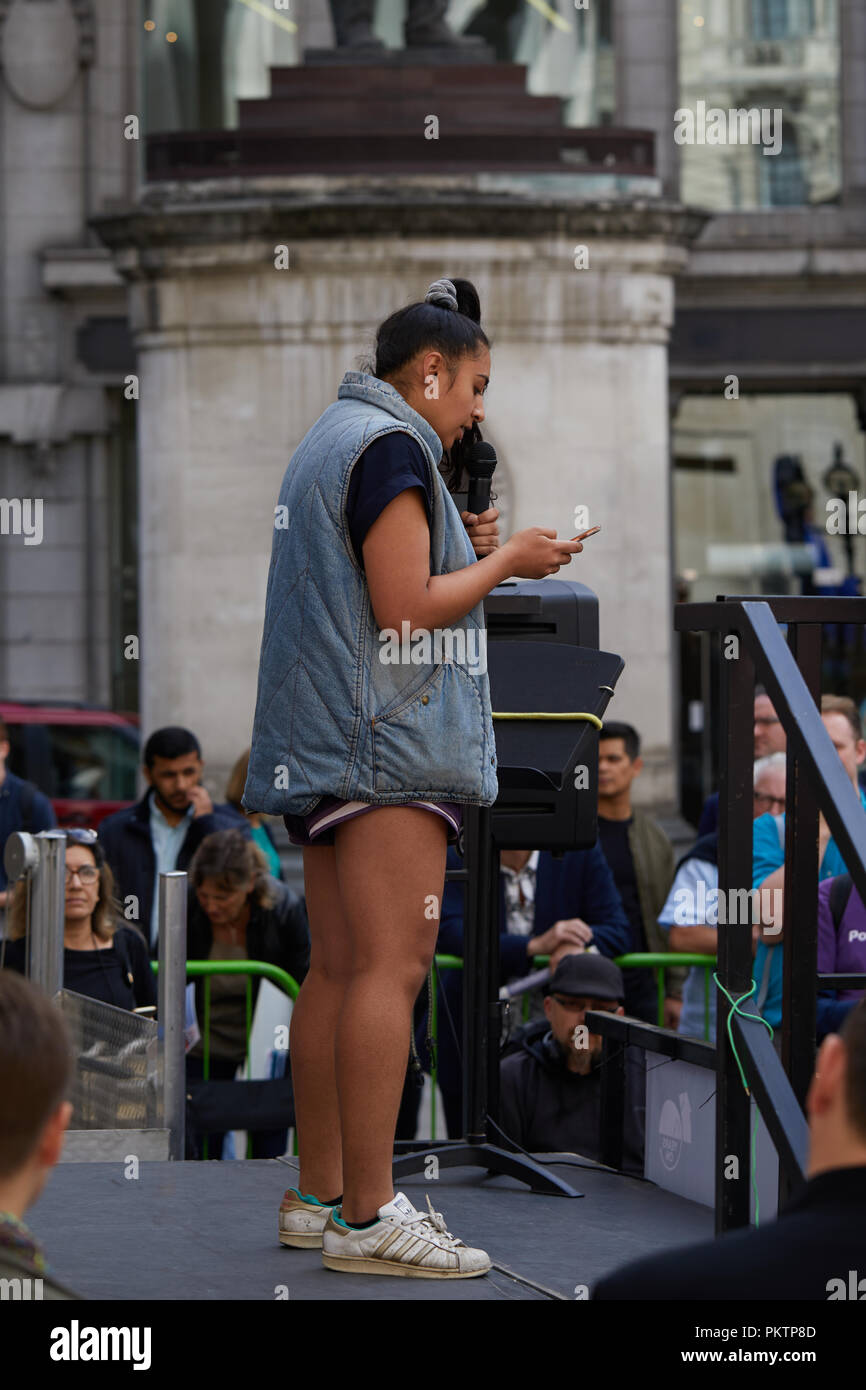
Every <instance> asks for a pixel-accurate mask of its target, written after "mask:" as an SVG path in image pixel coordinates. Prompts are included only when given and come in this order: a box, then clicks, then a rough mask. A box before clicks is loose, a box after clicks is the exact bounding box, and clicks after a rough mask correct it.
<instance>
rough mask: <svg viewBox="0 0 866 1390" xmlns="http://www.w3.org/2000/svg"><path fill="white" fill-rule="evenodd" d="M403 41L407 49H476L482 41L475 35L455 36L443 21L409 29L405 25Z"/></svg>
mask: <svg viewBox="0 0 866 1390" xmlns="http://www.w3.org/2000/svg"><path fill="white" fill-rule="evenodd" d="M405 40H406V47H407V48H462V49H464V50H465V49H467V48H469V49H471V48H478V47H480V46H481V45H483V44H484V39H483V38H481V37H480V35H477V34H455V33H454V30H453V29H451V28H450V27H449V25H447V24H446V23H445V21H444V19H439V20H435V21H434V22H433V23H432V24H418V25H414V26H412V27H411V28H410V26H409V25H408V24H407V25H406V30H405Z"/></svg>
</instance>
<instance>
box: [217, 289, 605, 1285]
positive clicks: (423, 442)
mask: <svg viewBox="0 0 866 1390" xmlns="http://www.w3.org/2000/svg"><path fill="white" fill-rule="evenodd" d="M480 318H481V314H480V305H479V301H478V296H477V294H476V292H475V289H474V287H473V286H472V285H471V284H470V283H469V282H468V281H465V280H455V281H450V280H439V281H436V282H435V283H434V284H433V285H431V287H430V289H429V290H428V293H427V296H426V298H425V300H424V302H423V303H416V304H410V305H409V306H407V307H406V308H404V309H400V310H398V311H397V312H396V313H394V314H392V315H391V316H390V317H389V318H388V319H387V320H386V321H385V322H384V323H383V324H382V325H381V327H380V329H379V331H378V334H377V339H376V354H375V362H374V363H373V364H372V367H373V370H372V371H370V372H347V373H346V375H345V377H344V379H343V382H342V384H341V386H340V388H339V391H338V397H337V400H336V401H335V402H333V403H332V404H331V405H330V406H329V407H328V408H327V410H325V412H324V413H323V414H322V415H321V416H320V417H319V419H318V420H317V421H316V422H315V424H314V425H313V426H312V428H311V430H310V431H309V433H308V434H307V435H306V436H305V438H304V439H303V440H302V441H301V444H300V445H299V446H298V448H297V450H296V451H295V454H294V455H293V457H292V459H291V461H290V463H289V466H288V469H287V471H286V475H285V478H284V480H283V486H282V489H281V491H280V498H279V503H278V505H277V507H276V509H275V518H276V524H275V531H274V544H273V550H272V558H271V567H270V572H269V576H268V594H267V603H266V611H265V623H264V634H263V639H262V653H261V662H260V668H259V684H258V695H257V704H256V716H255V723H254V728H253V737H252V752H251V756H250V770H249V775H248V778H247V784H246V787H245V790H244V797H243V802H244V805H245V806H246V807H247V808H248V809H250V810H261V811H272V812H274V813H282V814H283V815H284V819H285V823H286V826H287V829H288V830H289V835H290V838H291V839H292V841H293V843H295V844H301V845H303V846H304V849H303V856H304V883H305V892H306V904H307V911H308V915H309V921H310V934H311V939H312V953H311V959H310V970H309V973H308V975H307V977H306V979H305V980H304V983H303V986H302V988H301V991H300V994H299V996H298V999H297V1001H296V1003H295V1008H294V1012H293V1016H292V1025H291V1037H290V1054H291V1067H292V1076H293V1081H294V1091H295V1105H296V1113H297V1130H298V1145H299V1157H300V1181H299V1184H298V1188H297V1189H296V1190H295V1189H290V1190H289V1192H287V1193H286V1195H285V1197H284V1198H283V1202H282V1205H281V1208H280V1239H281V1241H282V1242H283V1243H284V1244H288V1245H306V1246H320V1245H321V1246H322V1248H323V1261H324V1263H325V1264H326V1265H327V1266H328V1267H330V1268H335V1269H343V1270H349V1271H356V1272H358V1273H381V1274H402V1275H411V1276H422V1277H439V1278H467V1277H471V1276H472V1275H477V1274H483V1273H485V1272H486V1271H487V1270H488V1269H489V1268H490V1261H489V1259H488V1257H487V1255H486V1254H485V1253H484V1252H483V1251H480V1250H472V1249H469V1248H467V1247H466V1246H465V1245H464V1244H463V1242H462V1241H460V1240H458V1239H457V1238H456V1237H454V1236H452V1235H451V1234H450V1233H449V1232H448V1231H447V1229H446V1227H445V1222H444V1220H443V1218H442V1217H441V1215H439V1214H438V1213H435V1212H434V1211H433V1208H432V1206H430V1203H429V1199H428V1207H429V1213H424V1214H421V1213H419V1212H417V1211H416V1210H415V1208H414V1207H413V1206H412V1204H411V1203H410V1202H409V1201H408V1200H407V1198H406V1197H405V1196H404V1195H403V1194H402V1193H398V1194H397V1195H396V1197H395V1195H394V1189H393V1184H392V1179H391V1163H392V1157H393V1144H394V1132H395V1127H396V1121H397V1113H398V1109H399V1105H400V1098H401V1095H402V1090H403V1083H404V1079H405V1075H406V1066H407V1060H408V1053H409V1036H410V1030H411V1019H412V1008H413V1005H414V1003H415V1000H416V998H417V996H418V993H419V991H420V989H421V987H422V985H423V982H424V979H425V976H426V974H427V972H428V970H429V969H430V964H431V961H432V957H433V953H434V950H435V944H436V936H437V931H438V925H439V905H440V903H441V899H442V892H443V888H444V881H445V857H446V849H447V846H448V844H449V843H454V842H455V841H456V840H457V838H458V834H459V832H460V829H461V823H462V810H461V808H462V806H463V805H465V804H474V805H484V806H489V805H492V804H493V802H494V800H495V799H496V794H497V790H498V788H497V782H496V772H495V767H496V756H495V744H494V739H493V725H492V719H491V711H490V696H489V687H488V680H487V675H486V668H485V670H484V673H483V674H478V673H475V672H473V671H472V670H471V669H470V668H469V667H468V666H466V667H464V666H463V665H461V664H460V663H459V662H456V661H454V660H448V659H447V658H446V660H444V661H441V660H440V661H437V660H435V657H434V659H433V660H428V661H427V663H426V664H424V663H422V664H417V663H416V662H415V661H413V660H410V659H409V657H408V655H404V656H403V658H402V660H400V661H394V660H390V659H386V649H385V648H384V646H383V643H382V637H383V636H384V634H385V630H386V629H392V630H393V631H395V632H396V633H397V634H398V637H402V636H403V634H404V632H405V633H411V634H412V635H414V634H415V633H416V632H418V631H424V632H427V633H430V634H433V635H434V636H435V634H436V633H437V632H439V633H442V632H444V631H445V630H446V629H447V630H450V631H451V633H453V634H455V635H457V634H458V630H460V629H463V636H464V638H465V639H466V640H467V650H469V649H470V648H469V639H471V638H472V637H473V636H474V637H475V638H478V636H479V630H481V629H483V627H484V612H483V606H482V600H483V598H484V596H485V594H487V593H489V592H490V590H491V589H493V588H495V587H496V585H497V584H500V583H502V581H503V580H504V579H506V578H508V577H509V576H520V577H525V578H532V579H537V578H543V577H544V576H546V575H550V574H555V573H557V571H558V570H559V568H560V566H561V565H563V564H567V563H568V562H569V561H570V559H571V556H572V555H573V554H575V553H576V552H577V551H580V550H581V549H582V548H583V547H582V546H581V544H580V542H579V541H569V540H557V539H556V533H555V531H552V530H546V529H542V528H541V527H531V528H530V529H529V530H526V531H521V532H519V533H518V534H517V535H515V536H512V538H511V539H510V540H509V541H508V542H506V544H505V545H503V546H501V547H500V546H499V540H498V533H497V527H496V517H497V515H498V514H497V513H496V512H495V511H494V510H491V511H488V512H485V513H484V514H483V515H482V517H481V518H478V519H475V520H473V519H471V518H470V516H469V513H464V514H463V517H462V518H461V516H460V514H459V513H458V511H457V508H456V507H455V505H454V501H453V498H452V497H451V494H450V493H449V491H448V488H447V487H446V484H445V480H444V477H443V474H442V473H441V472H440V469H439V465H440V462H441V460H442V457H443V450H445V451H450V450H451V449H452V448H454V446H455V445H457V444H458V442H459V441H460V440H461V439H462V438H463V435H464V433H468V432H469V431H472V430H473V429H474V428H475V427H476V426H477V425H478V424H480V422H481V421H482V420H483V419H484V405H483V397H484V391H485V389H486V387H487V384H488V381H489V377H490V351H489V343H488V339H487V337H486V335H485V334H484V332H483V331H482V329H481V326H480ZM453 481H454V480H452V482H453ZM470 533H471V536H472V540H471V542H470ZM403 623H408V625H409V626H408V628H406V629H404V628H403V626H402V624H403ZM404 650H405V651H406V652H408V651H409V648H408V646H407V647H406V648H405V649H404ZM446 650H448V648H446ZM456 650H458V651H459V650H460V648H459V647H456ZM416 654H417V651H416Z"/></svg>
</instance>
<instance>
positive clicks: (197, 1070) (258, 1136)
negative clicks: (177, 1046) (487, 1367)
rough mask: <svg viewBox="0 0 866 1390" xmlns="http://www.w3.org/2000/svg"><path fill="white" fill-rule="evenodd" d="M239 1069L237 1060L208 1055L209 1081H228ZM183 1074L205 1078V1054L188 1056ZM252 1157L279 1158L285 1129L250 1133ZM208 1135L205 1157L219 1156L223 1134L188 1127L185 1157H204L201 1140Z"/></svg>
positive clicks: (286, 1141)
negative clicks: (203, 1132)
mask: <svg viewBox="0 0 866 1390" xmlns="http://www.w3.org/2000/svg"><path fill="white" fill-rule="evenodd" d="M237 1069H238V1064H237V1062H229V1061H226V1060H224V1059H223V1058H221V1057H211V1059H210V1079H211V1081H231V1080H232V1079H233V1077H234V1074H235V1072H236V1071H237ZM186 1077H187V1080H188V1081H201V1080H202V1079H203V1078H204V1058H203V1057H187V1059H186ZM250 1138H251V1139H252V1150H253V1154H252V1156H253V1158H280V1157H281V1156H282V1155H283V1154H284V1153H285V1152H286V1144H287V1143H288V1138H289V1131H288V1129H257V1130H253V1131H252V1132H251V1134H250ZM205 1139H207V1156H208V1158H222V1151H223V1140H224V1139H225V1134H224V1133H223V1134H207V1135H204V1134H199V1133H197V1132H196V1131H195V1130H192V1131H190V1130H188V1131H187V1136H186V1157H187V1158H192V1159H198V1158H204V1141H205Z"/></svg>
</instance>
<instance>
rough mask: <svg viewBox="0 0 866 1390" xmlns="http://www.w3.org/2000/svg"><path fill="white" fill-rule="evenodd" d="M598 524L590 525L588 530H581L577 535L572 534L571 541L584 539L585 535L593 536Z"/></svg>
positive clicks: (598, 528) (597, 529)
mask: <svg viewBox="0 0 866 1390" xmlns="http://www.w3.org/2000/svg"><path fill="white" fill-rule="evenodd" d="M600 530H601V527H600V526H590V528H589V530H588V531H581V533H580V535H579V536H572V538H571V539H572V540H573V541H585V540H586V538H587V536H594V535H595V533H596V531H600Z"/></svg>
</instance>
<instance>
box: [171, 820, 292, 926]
mask: <svg viewBox="0 0 866 1390" xmlns="http://www.w3.org/2000/svg"><path fill="white" fill-rule="evenodd" d="M187 872H188V873H189V880H190V883H191V884H192V887H193V888H200V887H201V885H202V884H203V883H204V881H205V879H206V878H212V879H213V880H214V882H215V883H216V885H217V887H218V888H221V889H223V891H224V892H227V893H234V892H236V891H237V889H238V888H242V887H243V885H244V884H245V883H248V882H249V880H250V879H251V878H252V879H253V887H252V890H251V892H250V898H251V899H252V901H253V902H256V903H258V905H259V907H263V908H268V907H273V906H274V903H275V902H276V895H275V894H274V891H273V888H272V887H271V884H270V882H269V878H270V874H269V871H268V861H267V859H266V858H265V856H264V854H263V853H262V851H261V850H260V849H259V847H258V845H257V844H256V843H255V841H254V840H250V839H247V837H246V835H245V834H244V832H243V831H242V830H214V831H213V833H212V834H210V835H205V837H204V839H203V840H202V842H201V844H200V845H199V847H198V849H197V850H196V852H195V854H194V855H193V857H192V859H191V860H190V864H189V869H188V871H187Z"/></svg>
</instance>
